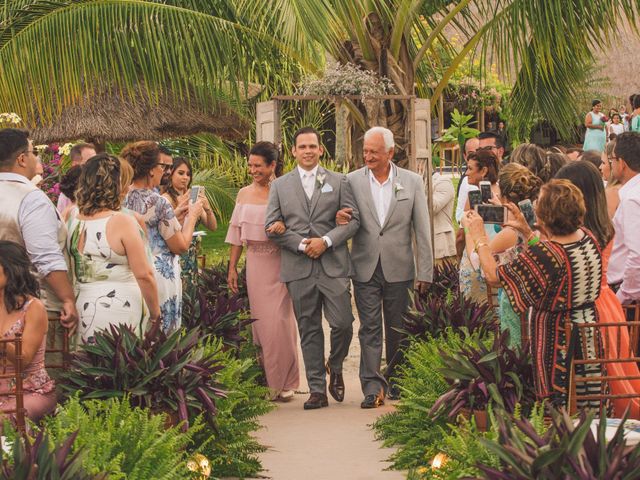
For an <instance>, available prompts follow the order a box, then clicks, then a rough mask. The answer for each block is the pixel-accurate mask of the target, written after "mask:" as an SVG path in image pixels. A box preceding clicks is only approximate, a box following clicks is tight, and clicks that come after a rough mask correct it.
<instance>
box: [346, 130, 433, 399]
mask: <svg viewBox="0 0 640 480" xmlns="http://www.w3.org/2000/svg"><path fill="white" fill-rule="evenodd" d="M393 152H394V140H393V133H392V132H391V131H390V130H388V129H386V128H383V127H374V128H372V129H370V130H368V131H367V132H366V133H365V136H364V161H365V165H366V166H365V167H363V168H361V169H359V170H356V171H355V172H352V173H350V174H349V175H348V179H349V184H350V185H351V187H352V189H353V194H354V196H355V197H356V204H357V205H358V210H359V213H360V229H359V230H358V232H357V233H356V235H355V237H353V242H352V246H351V258H352V260H353V266H354V269H355V277H354V278H353V285H354V294H355V299H356V307H357V308H358V316H359V318H360V331H359V333H358V335H359V338H360V349H361V353H360V384H361V386H362V391H363V393H364V396H365V398H364V401H363V402H362V404H361V407H362V408H375V407H378V406H380V405H382V404H384V396H385V393H387V394H388V395H389V398H390V399H397V398H398V397H399V392H398V390H397V387H395V385H393V383H392V382H393V378H394V377H395V376H396V375H397V367H398V365H400V364H401V363H402V360H403V352H402V347H403V343H404V336H403V335H402V334H401V333H400V332H398V331H397V329H398V328H402V316H403V314H404V313H405V312H406V310H407V308H408V304H409V289H410V288H412V287H414V286H415V288H416V290H418V291H426V289H427V288H428V287H429V284H430V283H431V281H432V279H433V256H432V250H431V234H430V231H429V230H430V226H429V212H428V208H427V200H426V197H425V193H424V183H423V181H422V178H421V177H420V176H419V175H418V174H416V173H413V172H411V171H409V170H405V169H403V168H400V167H397V166H396V165H395V164H393V162H392V161H391V159H392V158H393ZM414 239H415V252H414V248H413V244H412V243H413V242H412V240H414ZM414 253H415V254H414ZM416 267H417V275H416ZM414 280H415V285H414ZM383 316H384V334H385V335H384V336H385V351H386V358H387V370H386V372H385V375H384V376H383V375H382V374H381V372H380V363H381V358H382V325H383ZM390 382H391V383H390Z"/></svg>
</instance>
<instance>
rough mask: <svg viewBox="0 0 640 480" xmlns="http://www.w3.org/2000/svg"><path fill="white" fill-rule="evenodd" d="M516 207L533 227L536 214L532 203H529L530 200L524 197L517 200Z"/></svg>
mask: <svg viewBox="0 0 640 480" xmlns="http://www.w3.org/2000/svg"><path fill="white" fill-rule="evenodd" d="M518 208H519V209H520V211H521V212H522V215H523V216H524V218H525V220H526V221H527V223H528V224H529V227H531V228H532V229H533V228H534V225H535V224H536V214H535V212H534V211H533V204H532V203H531V200H529V199H526V200H522V201H520V202H518Z"/></svg>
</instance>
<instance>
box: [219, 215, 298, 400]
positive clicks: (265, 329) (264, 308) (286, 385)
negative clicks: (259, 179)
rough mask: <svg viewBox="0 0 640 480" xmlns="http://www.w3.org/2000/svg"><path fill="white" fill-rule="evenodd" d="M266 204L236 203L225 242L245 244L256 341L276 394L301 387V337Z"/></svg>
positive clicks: (270, 386) (268, 378)
mask: <svg viewBox="0 0 640 480" xmlns="http://www.w3.org/2000/svg"><path fill="white" fill-rule="evenodd" d="M266 211H267V205H266V204H265V205H258V204H242V203H237V204H236V206H235V208H234V209H233V214H232V215H231V221H230V222H229V230H228V231H227V238H226V240H225V241H226V242H227V243H230V244H231V245H238V246H242V245H246V247H247V249H246V250H247V253H246V255H247V257H246V269H247V290H248V292H249V304H250V307H251V317H252V318H255V319H256V321H255V322H253V324H252V328H253V341H254V343H255V344H256V345H259V346H260V348H261V350H262V365H263V367H264V370H265V374H266V377H267V385H268V386H269V388H271V389H273V390H275V391H278V392H280V391H286V390H295V389H296V388H298V384H299V381H300V380H299V378H300V372H299V362H298V349H297V344H298V334H297V330H296V329H297V326H296V320H295V315H294V313H293V305H292V303H291V299H290V298H289V293H288V292H287V287H286V285H285V284H284V283H282V282H280V280H279V277H280V247H278V246H277V245H276V244H275V243H273V242H271V241H269V239H268V238H267V236H266V234H265V231H264V221H265V215H266Z"/></svg>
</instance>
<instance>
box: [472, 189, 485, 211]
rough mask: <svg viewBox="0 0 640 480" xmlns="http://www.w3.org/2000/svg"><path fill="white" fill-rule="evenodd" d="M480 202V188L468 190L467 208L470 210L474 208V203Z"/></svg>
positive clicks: (478, 203)
mask: <svg viewBox="0 0 640 480" xmlns="http://www.w3.org/2000/svg"><path fill="white" fill-rule="evenodd" d="M481 203H482V193H481V192H480V190H471V191H470V192H469V208H471V210H475V209H476V205H480V204H481Z"/></svg>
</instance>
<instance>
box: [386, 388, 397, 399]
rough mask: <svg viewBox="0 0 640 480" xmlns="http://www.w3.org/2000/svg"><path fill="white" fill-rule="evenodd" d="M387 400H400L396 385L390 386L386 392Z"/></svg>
mask: <svg viewBox="0 0 640 480" xmlns="http://www.w3.org/2000/svg"><path fill="white" fill-rule="evenodd" d="M387 398H388V399H389V400H400V389H399V388H398V386H397V385H391V386H390V387H389V391H388V392H387Z"/></svg>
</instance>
